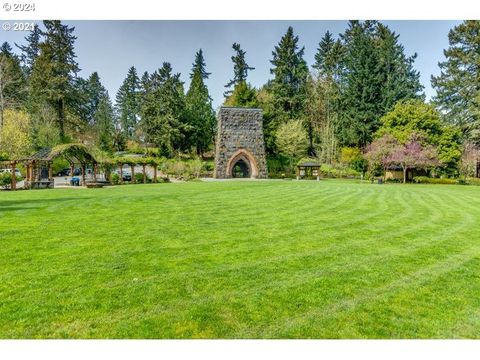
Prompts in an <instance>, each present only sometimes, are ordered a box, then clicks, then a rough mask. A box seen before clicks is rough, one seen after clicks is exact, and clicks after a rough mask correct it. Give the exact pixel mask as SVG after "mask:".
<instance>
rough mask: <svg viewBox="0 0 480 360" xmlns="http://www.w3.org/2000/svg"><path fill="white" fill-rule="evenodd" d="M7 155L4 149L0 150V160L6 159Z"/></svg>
mask: <svg viewBox="0 0 480 360" xmlns="http://www.w3.org/2000/svg"><path fill="white" fill-rule="evenodd" d="M8 158H9V156H8V154H7V153H6V152H5V151H0V161H5V160H8Z"/></svg>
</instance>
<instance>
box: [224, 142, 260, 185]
mask: <svg viewBox="0 0 480 360" xmlns="http://www.w3.org/2000/svg"><path fill="white" fill-rule="evenodd" d="M257 176H258V165H257V161H256V160H255V158H254V156H253V155H252V154H251V153H250V152H249V151H247V150H245V149H240V150H238V151H237V152H235V154H233V156H232V157H231V158H230V160H229V161H228V163H227V177H235V178H239V177H241V178H256V177H257Z"/></svg>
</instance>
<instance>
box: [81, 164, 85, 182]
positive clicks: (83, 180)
mask: <svg viewBox="0 0 480 360" xmlns="http://www.w3.org/2000/svg"><path fill="white" fill-rule="evenodd" d="M81 168H82V186H85V164H84V163H82V165H81Z"/></svg>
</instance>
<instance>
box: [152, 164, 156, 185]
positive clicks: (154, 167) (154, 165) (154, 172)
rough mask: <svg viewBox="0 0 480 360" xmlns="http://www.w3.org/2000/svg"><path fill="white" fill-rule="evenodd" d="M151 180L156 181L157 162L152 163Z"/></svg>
mask: <svg viewBox="0 0 480 360" xmlns="http://www.w3.org/2000/svg"><path fill="white" fill-rule="evenodd" d="M153 182H154V183H157V164H153Z"/></svg>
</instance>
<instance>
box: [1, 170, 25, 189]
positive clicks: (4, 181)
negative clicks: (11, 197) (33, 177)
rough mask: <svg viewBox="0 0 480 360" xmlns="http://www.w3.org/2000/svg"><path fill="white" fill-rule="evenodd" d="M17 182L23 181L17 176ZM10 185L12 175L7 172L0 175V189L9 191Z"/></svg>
mask: <svg viewBox="0 0 480 360" xmlns="http://www.w3.org/2000/svg"><path fill="white" fill-rule="evenodd" d="M16 179H17V182H19V181H22V180H23V179H22V178H21V177H20V176H17V178H16ZM11 184H12V174H11V173H9V172H4V173H0V188H3V189H10V185H11Z"/></svg>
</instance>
